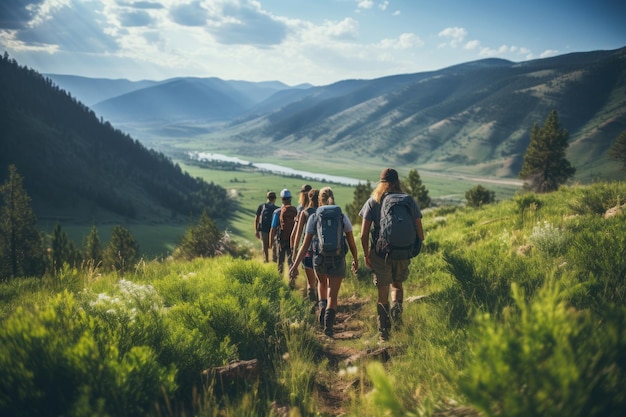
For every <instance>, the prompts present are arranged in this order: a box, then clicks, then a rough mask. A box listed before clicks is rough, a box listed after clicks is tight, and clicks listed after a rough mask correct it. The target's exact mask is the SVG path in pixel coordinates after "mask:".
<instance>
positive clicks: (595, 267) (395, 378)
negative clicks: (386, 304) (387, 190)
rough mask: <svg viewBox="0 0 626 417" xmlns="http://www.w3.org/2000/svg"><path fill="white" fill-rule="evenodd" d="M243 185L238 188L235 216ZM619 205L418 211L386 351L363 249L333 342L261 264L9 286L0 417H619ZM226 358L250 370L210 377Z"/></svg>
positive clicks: (623, 234) (1, 336)
mask: <svg viewBox="0 0 626 417" xmlns="http://www.w3.org/2000/svg"><path fill="white" fill-rule="evenodd" d="M215 175H218V174H215ZM222 175H226V174H222ZM236 175H237V179H238V180H240V181H244V179H245V180H248V178H244V176H243V175H240V174H239V173H237V174H236ZM223 179H226V180H229V179H230V178H229V177H224V178H223ZM281 181H282V182H281ZM250 183H252V181H251V180H250ZM241 184H246V183H243V182H242V183H241ZM267 184H268V188H273V187H276V188H278V187H283V186H287V187H288V188H289V187H292V188H296V187H299V182H297V181H295V182H290V181H286V180H285V179H279V178H272V179H268V181H267ZM256 187H257V188H252V187H251V188H250V189H249V190H248V191H241V192H242V194H243V195H244V196H245V195H246V193H247V192H249V193H250V196H249V197H247V198H249V200H250V202H249V204H250V206H252V205H253V201H254V200H257V199H256V198H254V197H255V196H254V193H259V194H263V193H264V191H265V190H266V189H267V188H265V187H263V186H261V187H259V186H258V185H257V186H256ZM338 191H339V190H338ZM344 192H345V193H346V194H342V197H341V198H342V199H343V198H349V195H350V193H349V190H347V189H346V190H344ZM343 196H345V197H343ZM257 197H258V196H257ZM342 202H343V200H342ZM254 204H256V201H254ZM624 210H626V184H624V183H620V182H611V183H595V184H593V185H588V186H580V185H576V186H569V187H562V188H561V189H560V190H559V191H557V192H554V193H550V194H532V193H531V194H521V193H520V194H516V195H514V196H513V197H511V198H508V199H502V200H501V201H499V202H496V203H494V204H488V205H484V206H482V207H479V208H471V207H465V206H459V205H450V206H441V207H436V208H433V209H431V210H427V211H426V212H425V215H424V219H423V222H424V228H425V236H426V239H425V242H424V247H423V251H422V253H421V254H420V255H419V256H418V257H417V258H415V259H414V260H413V261H412V262H411V267H410V274H409V278H408V280H407V282H406V284H405V303H404V314H403V320H402V324H400V325H399V326H397V327H395V328H394V330H393V331H392V334H391V338H390V340H389V341H388V342H386V343H383V344H380V343H379V342H378V338H377V330H376V323H375V314H376V313H375V311H376V310H375V309H376V306H375V301H374V300H375V299H376V289H375V287H374V286H373V285H372V283H371V274H370V272H369V271H368V270H367V269H366V268H365V267H364V266H363V263H362V261H363V259H362V257H361V259H360V261H361V268H360V270H359V271H358V273H357V274H356V275H354V274H351V273H349V275H348V276H347V277H346V279H345V280H344V282H343V285H342V288H341V291H340V294H339V306H338V320H337V322H336V326H335V335H336V337H335V339H327V338H325V337H324V336H323V335H322V334H321V332H320V330H319V329H318V327H317V324H316V316H315V315H314V314H311V312H310V307H311V306H310V303H309V302H308V301H305V300H304V299H303V297H302V295H301V291H299V289H302V288H303V287H304V278H303V274H301V275H300V277H299V278H298V287H299V288H298V290H296V291H290V290H289V288H288V285H287V284H288V283H287V279H286V277H284V276H279V275H278V273H277V271H276V268H275V266H274V265H273V264H263V263H262V262H261V259H260V257H259V256H256V255H255V256H253V257H252V258H251V259H248V260H244V259H235V258H232V257H229V256H222V257H216V258H207V259H195V260H193V261H179V260H172V259H166V260H143V261H141V262H139V263H138V264H137V265H135V267H134V268H131V270H130V271H129V272H128V273H126V274H124V275H121V274H119V273H111V272H106V271H100V270H99V269H98V268H94V267H93V266H89V265H86V266H82V267H78V268H71V267H66V268H64V269H62V270H60V271H59V272H58V273H57V274H55V275H50V276H45V277H43V278H28V277H23V278H17V279H13V280H11V281H8V282H5V283H2V285H0V369H2V370H3V371H2V375H3V377H2V378H1V379H0V415H7V416H8V415H11V416H22V415H23V416H26V415H58V416H61V415H62V416H87V415H89V416H116V417H124V416H155V417H157V416H180V417H182V416H190V415H193V416H199V417H204V416H207V417H208V416H276V417H277V416H303V417H304V416H310V417H313V416H318V417H320V416H321V417H325V416H335V415H345V416H355V417H356V416H358V417H370V416H371V417H374V416H376V417H378V416H383V415H387V416H574V417H577V416H580V417H583V416H584V417H588V416H616V417H617V416H621V415H622V413H623V410H624V409H625V407H626V394H625V392H624V386H626V356H625V354H624V352H626V327H625V326H624V323H626V258H625V257H624V253H626V217H625V216H626V214H624ZM607 212H609V213H610V212H613V213H614V214H613V215H610V214H606V213H607ZM249 220H250V219H249ZM249 220H248V221H247V223H246V222H244V221H243V220H242V227H243V225H244V223H245V224H251V221H249ZM250 229H251V227H250ZM356 234H357V235H358V226H357V231H356ZM242 361H245V362H242ZM238 363H254V364H256V365H255V366H254V367H251V368H250V369H247V370H245V371H241V373H240V374H239V375H237V374H228V373H221V372H222V370H224V369H227V366H228V365H230V366H231V367H234V366H235V365H236V364H238ZM220 375H221V376H220Z"/></svg>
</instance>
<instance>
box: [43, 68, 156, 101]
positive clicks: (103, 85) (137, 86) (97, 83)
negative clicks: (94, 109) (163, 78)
mask: <svg viewBox="0 0 626 417" xmlns="http://www.w3.org/2000/svg"><path fill="white" fill-rule="evenodd" d="M43 76H44V77H46V78H49V79H51V80H52V81H54V83H55V84H56V85H58V86H59V87H60V88H62V89H63V90H65V91H67V92H71V94H72V95H73V96H74V97H76V98H77V99H78V100H79V101H80V102H82V103H84V104H86V105H87V106H93V105H94V104H97V103H99V102H101V101H105V100H108V99H110V98H113V97H117V96H121V95H123V94H126V93H130V92H132V91H135V90H141V89H142V88H147V87H152V86H153V85H156V84H158V81H148V80H144V81H129V80H123V79H120V80H110V79H106V78H86V77H80V76H77V75H64V74H43Z"/></svg>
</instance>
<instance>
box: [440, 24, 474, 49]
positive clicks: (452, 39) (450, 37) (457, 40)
mask: <svg viewBox="0 0 626 417" xmlns="http://www.w3.org/2000/svg"><path fill="white" fill-rule="evenodd" d="M438 35H439V37H441V38H445V39H447V42H445V43H444V44H443V45H447V46H450V47H452V48H457V47H458V46H460V45H462V44H463V41H464V40H465V38H466V37H467V30H465V29H464V28H461V27H449V28H445V29H444V30H442V31H441V32H439V34H438Z"/></svg>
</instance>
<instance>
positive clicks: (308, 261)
mask: <svg viewBox="0 0 626 417" xmlns="http://www.w3.org/2000/svg"><path fill="white" fill-rule="evenodd" d="M302 266H303V267H304V268H305V269H313V256H312V255H311V256H309V255H306V256H305V257H304V259H302Z"/></svg>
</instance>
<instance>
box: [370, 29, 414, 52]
mask: <svg viewBox="0 0 626 417" xmlns="http://www.w3.org/2000/svg"><path fill="white" fill-rule="evenodd" d="M377 46H378V47H380V48H381V49H387V48H390V49H410V48H416V47H421V46H424V41H422V40H421V39H420V38H419V37H418V36H417V35H415V34H414V33H403V34H402V35H400V36H399V37H398V38H396V39H383V40H382V41H380V42H379V43H378V44H377Z"/></svg>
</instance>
